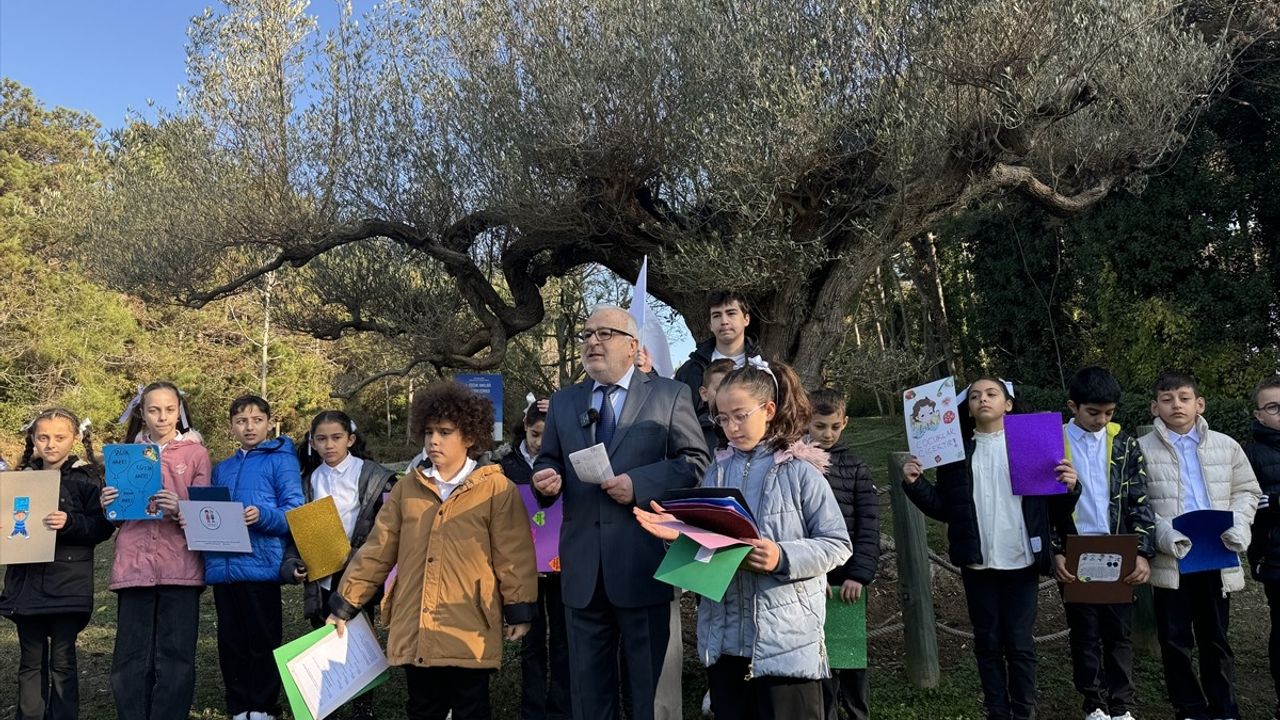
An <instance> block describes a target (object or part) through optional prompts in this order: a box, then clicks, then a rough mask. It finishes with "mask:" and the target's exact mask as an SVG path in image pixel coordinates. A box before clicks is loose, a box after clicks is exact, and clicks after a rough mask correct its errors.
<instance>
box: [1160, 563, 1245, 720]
mask: <svg viewBox="0 0 1280 720" xmlns="http://www.w3.org/2000/svg"><path fill="white" fill-rule="evenodd" d="M1155 606H1156V635H1157V636H1158V637H1159V638H1160V659H1161V660H1162V661H1163V663H1164V682H1165V685H1166V687H1167V688H1168V691H1169V704H1171V705H1173V710H1174V712H1175V714H1176V715H1177V716H1178V717H1179V718H1190V719H1191V720H1207V719H1210V718H1238V717H1240V708H1239V706H1238V705H1237V704H1236V689H1235V656H1234V655H1233V654H1232V652H1231V644H1230V643H1229V642H1228V641H1227V626H1228V624H1229V622H1228V621H1229V620H1230V618H1231V601H1230V599H1228V598H1227V597H1224V596H1223V592H1222V574H1221V573H1219V572H1216V571H1211V572H1199V573H1191V574H1188V575H1183V576H1182V577H1181V579H1180V580H1179V587H1178V589H1177V590H1169V589H1166V588H1156V589H1155ZM1193 649H1195V650H1198V653H1199V656H1200V677H1199V678H1196V672H1195V669H1194V668H1193V667H1192V663H1191V651H1192V650H1193Z"/></svg>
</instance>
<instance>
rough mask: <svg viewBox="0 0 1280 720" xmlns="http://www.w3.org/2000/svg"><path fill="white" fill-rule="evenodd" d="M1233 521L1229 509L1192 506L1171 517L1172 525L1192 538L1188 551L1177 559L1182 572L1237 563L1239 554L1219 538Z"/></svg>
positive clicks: (1219, 568)
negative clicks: (1188, 510) (1192, 507)
mask: <svg viewBox="0 0 1280 720" xmlns="http://www.w3.org/2000/svg"><path fill="white" fill-rule="evenodd" d="M1234 523H1235V513H1233V512H1231V511H1230V510H1193V511H1191V512H1186V513H1182V514H1181V515H1179V516H1177V517H1175V518H1174V519H1173V529H1174V530H1177V531H1178V532H1180V533H1182V534H1183V535H1186V536H1187V537H1188V538H1189V539H1190V540H1191V551H1190V552H1188V553H1187V555H1186V557H1184V558H1182V559H1181V560H1179V561H1178V571H1179V572H1181V573H1184V574H1185V573H1195V572H1204V571H1206V570H1221V569H1223V568H1230V567H1237V566H1239V565H1240V555H1238V554H1237V553H1235V552H1234V551H1232V550H1231V549H1230V548H1228V547H1227V546H1226V545H1225V544H1223V542H1222V533H1224V532H1226V531H1227V530H1230V529H1231V526H1232V524H1234Z"/></svg>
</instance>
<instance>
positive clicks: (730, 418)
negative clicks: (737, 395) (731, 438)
mask: <svg viewBox="0 0 1280 720" xmlns="http://www.w3.org/2000/svg"><path fill="white" fill-rule="evenodd" d="M764 406H765V403H760V404H759V405H757V406H755V408H753V409H752V410H750V411H748V412H736V413H734V414H732V415H725V414H724V413H720V414H719V415H716V416H715V417H713V418H711V422H713V423H715V424H716V425H719V426H720V427H729V426H730V425H737V426H738V427H741V426H742V423H744V422H746V421H747V418H749V417H751V416H752V415H755V414H756V412H758V411H759V410H760V408H762V407H764Z"/></svg>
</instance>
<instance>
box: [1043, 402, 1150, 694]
mask: <svg viewBox="0 0 1280 720" xmlns="http://www.w3.org/2000/svg"><path fill="white" fill-rule="evenodd" d="M1063 432H1064V434H1065V436H1066V450H1067V458H1068V459H1069V460H1071V462H1072V464H1073V465H1074V466H1075V469H1076V475H1077V477H1078V479H1079V487H1080V498H1079V500H1078V501H1077V503H1076V507H1075V513H1074V514H1072V515H1064V516H1061V517H1060V523H1059V525H1058V529H1057V532H1055V533H1054V540H1055V543H1057V544H1058V547H1056V548H1055V551H1056V552H1058V553H1062V552H1064V551H1065V547H1063V546H1062V543H1063V542H1064V541H1065V538H1066V536H1068V535H1137V536H1138V555H1139V556H1140V557H1144V558H1147V560H1148V561H1149V560H1151V559H1152V558H1154V557H1155V554H1156V553H1155V517H1154V515H1152V512H1151V507H1150V505H1148V503H1147V472H1146V461H1145V459H1144V458H1143V456H1142V450H1141V448H1140V447H1139V446H1138V441H1137V440H1135V439H1134V438H1132V437H1130V436H1129V435H1128V434H1127V433H1125V432H1124V431H1122V430H1121V429H1120V426H1119V425H1117V424H1116V423H1110V424H1108V425H1107V426H1106V427H1105V428H1103V429H1102V430H1099V431H1097V432H1088V431H1086V430H1085V429H1084V428H1081V427H1080V426H1079V425H1077V424H1076V423H1075V421H1074V420H1073V421H1071V422H1069V423H1067V424H1066V425H1065V426H1064V429H1063ZM1064 608H1065V613H1066V616H1067V627H1068V628H1069V637H1070V646H1071V668H1072V679H1073V681H1074V683H1075V687H1076V690H1077V691H1078V692H1079V693H1080V695H1081V697H1082V699H1083V700H1082V705H1081V707H1082V709H1083V711H1084V713H1085V714H1086V715H1087V714H1089V713H1092V712H1093V711H1095V710H1099V709H1100V710H1103V711H1105V712H1106V713H1107V715H1108V716H1110V717H1121V716H1123V715H1124V714H1125V713H1127V712H1129V710H1130V709H1132V707H1133V705H1134V703H1135V701H1136V694H1137V691H1136V690H1135V688H1134V685H1133V642H1132V640H1130V637H1129V635H1130V632H1131V630H1132V628H1133V601H1132V600H1130V601H1129V602H1127V603H1116V604H1106V605H1095V604H1089V603H1064Z"/></svg>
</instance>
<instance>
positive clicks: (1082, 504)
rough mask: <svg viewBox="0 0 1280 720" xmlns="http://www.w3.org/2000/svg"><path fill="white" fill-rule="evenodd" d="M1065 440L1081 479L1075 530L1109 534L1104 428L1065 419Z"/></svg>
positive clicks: (1107, 479) (1108, 480) (1109, 507)
mask: <svg viewBox="0 0 1280 720" xmlns="http://www.w3.org/2000/svg"><path fill="white" fill-rule="evenodd" d="M1067 442H1068V443H1070V444H1071V460H1072V463H1073V464H1074V465H1075V467H1076V476H1077V478H1078V482H1079V483H1080V500H1079V502H1077V503H1076V533H1078V534H1080V535H1110V534H1111V477H1110V475H1111V473H1110V472H1109V468H1108V465H1109V463H1108V462H1107V460H1108V458H1107V429H1106V428H1105V427H1104V428H1102V429H1101V430H1099V431H1098V432H1089V431H1088V430H1085V429H1084V428H1082V427H1080V426H1079V425H1077V424H1076V421H1075V420H1072V421H1071V422H1069V423H1067Z"/></svg>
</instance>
